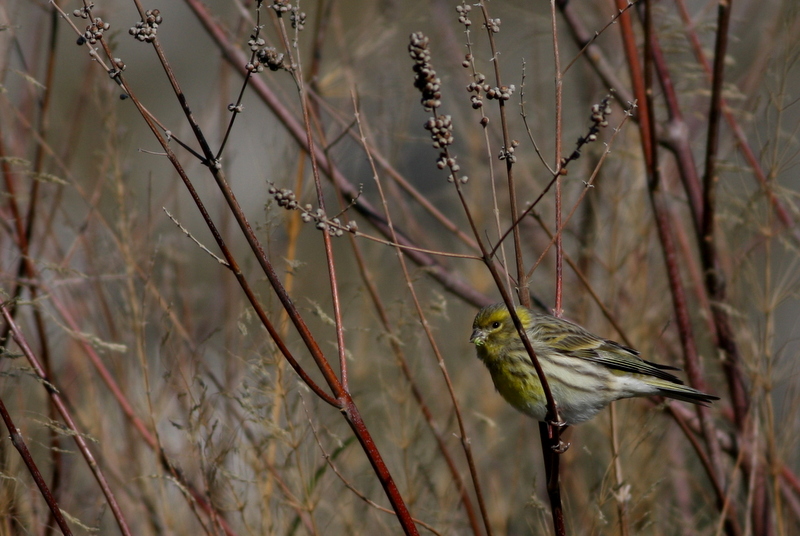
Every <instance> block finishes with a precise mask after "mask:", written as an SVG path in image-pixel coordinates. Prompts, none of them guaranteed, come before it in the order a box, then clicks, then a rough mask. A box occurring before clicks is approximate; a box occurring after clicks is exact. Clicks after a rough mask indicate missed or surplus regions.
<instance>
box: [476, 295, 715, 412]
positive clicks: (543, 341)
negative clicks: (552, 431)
mask: <svg viewBox="0 0 800 536" xmlns="http://www.w3.org/2000/svg"><path fill="white" fill-rule="evenodd" d="M516 312H517V316H519V319H520V321H521V322H522V325H523V327H524V328H525V332H526V334H527V335H528V339H529V340H530V341H531V345H532V346H533V349H534V351H535V352H536V356H537V357H538V359H539V363H540V364H541V366H542V370H543V371H544V374H545V376H546V377H547V381H548V383H549V385H550V390H551V392H552V393H553V398H554V399H555V401H556V404H557V405H558V411H559V415H560V416H561V418H562V420H563V421H565V422H566V423H567V424H577V423H579V422H583V421H586V420H589V419H591V418H592V417H594V416H595V414H597V412H598V411H600V410H601V409H603V408H604V407H605V406H607V405H608V404H609V403H611V402H613V401H614V400H619V399H620V398H630V397H635V396H649V395H661V396H664V397H667V398H674V399H676V400H682V401H684V402H691V403H693V404H701V405H708V404H709V403H710V402H711V401H712V400H718V397H716V396H713V395H708V394H705V393H702V392H700V391H698V390H696V389H693V388H691V387H688V386H686V385H683V382H682V381H681V380H680V379H678V378H677V377H675V376H674V375H672V374H670V373H669V372H666V371H667V370H679V369H676V368H674V367H670V366H666V365H658V364H656V363H650V362H648V361H645V360H643V359H642V358H640V357H639V352H637V351H636V350H634V349H632V348H628V347H626V346H623V345H621V344H619V343H616V342H614V341H610V340H607V339H602V338H600V337H597V336H595V335H592V334H591V333H589V332H588V331H586V330H585V329H583V328H582V327H580V326H578V325H577V324H573V323H572V322H569V321H567V320H563V319H561V318H556V317H554V316H551V315H546V314H541V313H535V312H533V311H531V310H530V309H527V308H525V307H522V306H518V307H516ZM470 342H472V343H475V346H476V348H477V351H478V357H479V358H480V359H481V361H483V363H484V364H485V365H486V368H488V369H489V373H490V374H491V376H492V381H494V385H495V387H496V388H497V390H498V391H499V392H500V394H501V395H502V396H503V398H505V399H506V401H507V402H508V403H509V404H511V405H512V406H514V407H515V408H517V409H518V410H520V411H521V412H523V413H525V414H527V415H530V416H531V417H533V418H534V419H537V420H539V421H543V420H545V414H546V412H547V402H546V400H545V396H544V391H543V390H542V385H541V383H540V382H539V377H538V376H537V374H536V369H535V368H534V367H533V364H532V363H531V361H530V357H529V356H528V353H527V352H526V351H525V347H524V345H523V344H522V340H521V339H520V338H519V333H517V329H516V328H515V327H514V322H513V320H512V319H511V315H510V314H509V312H508V308H507V307H506V306H505V304H503V303H498V304H494V305H489V306H488V307H484V308H483V309H481V310H480V312H478V315H477V316H476V317H475V321H474V322H473V324H472V337H470Z"/></svg>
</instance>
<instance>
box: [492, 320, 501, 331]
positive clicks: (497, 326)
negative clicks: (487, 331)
mask: <svg viewBox="0 0 800 536" xmlns="http://www.w3.org/2000/svg"><path fill="white" fill-rule="evenodd" d="M499 327H500V322H498V321H497V320H495V321H494V322H492V329H497V328H499Z"/></svg>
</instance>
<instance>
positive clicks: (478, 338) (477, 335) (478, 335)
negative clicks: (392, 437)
mask: <svg viewBox="0 0 800 536" xmlns="http://www.w3.org/2000/svg"><path fill="white" fill-rule="evenodd" d="M485 340H486V334H485V333H484V332H483V330H481V329H478V328H475V329H473V330H472V336H471V337H470V338H469V342H471V343H473V344H475V345H476V346H480V345H481V344H483V343H484V341H485Z"/></svg>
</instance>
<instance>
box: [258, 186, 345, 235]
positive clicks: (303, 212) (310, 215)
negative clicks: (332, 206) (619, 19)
mask: <svg viewBox="0 0 800 536" xmlns="http://www.w3.org/2000/svg"><path fill="white" fill-rule="evenodd" d="M269 194H270V195H271V196H272V198H273V199H275V201H276V202H277V203H278V206H279V207H281V208H285V209H286V210H299V211H300V218H301V219H302V220H303V222H305V223H309V222H312V221H313V222H314V223H315V224H316V225H315V226H316V228H317V229H319V230H320V231H325V232H327V233H328V234H329V235H331V236H342V235H343V234H344V233H345V232H348V233H353V234H355V233H356V232H357V231H358V224H357V223H356V222H355V221H352V220H351V221H349V222H347V223H342V221H341V220H340V219H339V218H328V216H327V215H326V214H325V211H323V210H322V209H321V208H318V209H316V210H314V207H312V206H311V205H310V204H305V205H302V206H301V205H300V203H299V202H298V201H297V195H295V193H294V192H293V191H291V190H290V189H288V188H276V187H275V186H270V188H269Z"/></svg>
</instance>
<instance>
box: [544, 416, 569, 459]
mask: <svg viewBox="0 0 800 536" xmlns="http://www.w3.org/2000/svg"><path fill="white" fill-rule="evenodd" d="M553 410H554V411H553V413H555V416H554V418H552V419H551V418H550V417H551V415H550V412H549V411H548V415H547V417H545V418H546V419H547V431H548V434H547V435H548V436H549V437H550V448H551V449H553V452H555V453H556V454H564V453H565V452H567V449H568V448H569V446H570V444H569V443H565V442H563V441H561V433H562V432H563V431H564V430H566V429H567V427H568V426H569V425H568V424H567V423H566V422H565V421H562V420H561V416H560V415H559V414H558V407H554V408H553Z"/></svg>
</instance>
